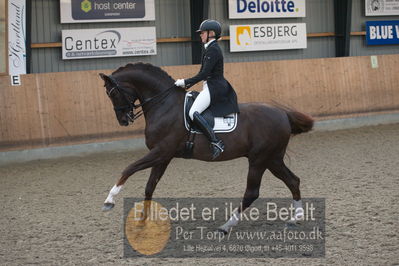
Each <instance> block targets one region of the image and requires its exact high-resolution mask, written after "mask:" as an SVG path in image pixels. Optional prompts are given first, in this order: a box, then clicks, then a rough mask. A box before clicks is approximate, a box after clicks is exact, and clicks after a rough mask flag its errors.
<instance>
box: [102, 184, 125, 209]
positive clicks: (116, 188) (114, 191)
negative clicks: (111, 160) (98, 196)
mask: <svg viewBox="0 0 399 266" xmlns="http://www.w3.org/2000/svg"><path fill="white" fill-rule="evenodd" d="M121 190H122V186H117V185H114V186H113V187H112V189H111V191H110V192H109V194H108V197H107V198H106V199H105V202H104V206H105V204H108V203H109V204H114V205H115V200H114V197H115V196H116V195H118V193H119V192H120V191H121Z"/></svg>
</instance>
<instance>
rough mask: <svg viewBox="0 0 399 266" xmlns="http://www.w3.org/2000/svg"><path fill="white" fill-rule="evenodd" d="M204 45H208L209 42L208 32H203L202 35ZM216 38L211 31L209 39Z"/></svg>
mask: <svg viewBox="0 0 399 266" xmlns="http://www.w3.org/2000/svg"><path fill="white" fill-rule="evenodd" d="M200 37H201V41H202V43H207V42H208V41H210V40H208V31H201V33H200ZM212 37H215V32H214V31H209V38H212Z"/></svg>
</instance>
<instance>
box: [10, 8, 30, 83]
mask: <svg viewBox="0 0 399 266" xmlns="http://www.w3.org/2000/svg"><path fill="white" fill-rule="evenodd" d="M25 4H26V3H25V0H9V1H8V69H9V75H10V76H17V75H20V74H26V43H25V41H26V31H25V27H26V26H25V25H26V22H25V12H26V6H25Z"/></svg>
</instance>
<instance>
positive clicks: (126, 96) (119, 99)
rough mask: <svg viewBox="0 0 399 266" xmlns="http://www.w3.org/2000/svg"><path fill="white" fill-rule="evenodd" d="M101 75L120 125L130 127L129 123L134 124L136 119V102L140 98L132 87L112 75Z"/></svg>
mask: <svg viewBox="0 0 399 266" xmlns="http://www.w3.org/2000/svg"><path fill="white" fill-rule="evenodd" d="M99 75H100V77H101V78H102V79H103V80H104V87H105V91H106V93H107V95H108V97H109V98H110V99H111V102H112V104H113V106H114V110H115V115H116V118H117V119H118V122H119V124H120V125H121V126H128V125H129V122H131V123H133V121H134V118H135V114H134V108H135V105H134V102H135V101H136V100H137V99H138V97H137V95H136V94H135V91H134V88H131V86H132V85H131V84H125V83H123V82H120V81H117V80H116V79H115V78H114V77H113V76H112V75H110V76H107V75H105V74H103V73H100V74H99Z"/></svg>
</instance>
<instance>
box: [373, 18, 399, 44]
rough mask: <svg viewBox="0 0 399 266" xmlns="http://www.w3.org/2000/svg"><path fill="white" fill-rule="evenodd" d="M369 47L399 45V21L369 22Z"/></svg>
mask: <svg viewBox="0 0 399 266" xmlns="http://www.w3.org/2000/svg"><path fill="white" fill-rule="evenodd" d="M366 40H367V45H384V44H399V20H391V21H367V22H366Z"/></svg>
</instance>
